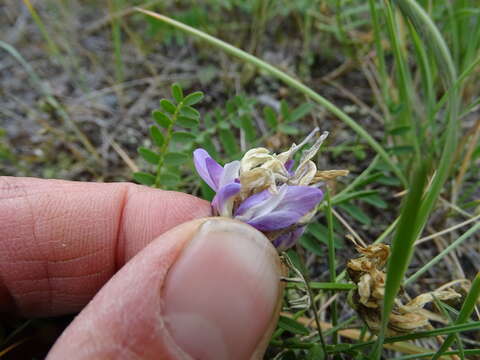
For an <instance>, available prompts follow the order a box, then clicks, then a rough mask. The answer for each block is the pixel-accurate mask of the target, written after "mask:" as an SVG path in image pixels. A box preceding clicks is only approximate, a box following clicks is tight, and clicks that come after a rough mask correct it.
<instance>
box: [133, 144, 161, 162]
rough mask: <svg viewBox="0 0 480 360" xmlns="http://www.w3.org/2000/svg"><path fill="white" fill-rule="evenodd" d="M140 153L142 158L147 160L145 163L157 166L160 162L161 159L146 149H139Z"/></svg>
mask: <svg viewBox="0 0 480 360" xmlns="http://www.w3.org/2000/svg"><path fill="white" fill-rule="evenodd" d="M138 153H139V154H140V155H141V156H142V158H144V159H145V161H147V162H149V163H150V164H153V165H157V164H158V161H159V160H160V157H159V156H158V155H157V154H155V153H154V152H153V151H152V150H150V149H147V148H145V147H139V148H138Z"/></svg>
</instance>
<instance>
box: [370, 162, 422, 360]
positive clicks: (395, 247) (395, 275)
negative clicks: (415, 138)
mask: <svg viewBox="0 0 480 360" xmlns="http://www.w3.org/2000/svg"><path fill="white" fill-rule="evenodd" d="M426 183H427V166H426V164H420V166H419V167H418V169H417V170H416V172H415V174H414V176H413V179H412V185H411V187H410V189H409V191H408V195H407V197H406V199H405V203H404V206H403V208H402V211H401V215H400V220H399V223H398V227H397V231H396V233H395V236H394V238H393V241H392V249H391V254H390V257H389V261H388V265H387V280H386V282H385V297H384V299H383V311H382V323H381V328H380V332H379V335H378V341H377V344H376V346H375V350H374V356H372V359H380V356H381V350H382V348H383V341H384V338H385V333H386V330H387V325H388V321H389V315H390V312H391V311H392V309H393V305H394V303H395V298H396V296H397V293H398V290H399V289H400V286H401V285H402V281H403V277H404V274H405V272H406V271H407V268H408V265H409V263H410V258H411V256H412V253H413V249H414V244H415V240H416V236H417V234H416V232H415V228H416V227H415V226H414V224H416V223H417V221H418V219H417V209H418V208H419V207H420V204H421V201H422V195H423V191H424V188H425V185H426Z"/></svg>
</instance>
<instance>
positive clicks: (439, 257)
mask: <svg viewBox="0 0 480 360" xmlns="http://www.w3.org/2000/svg"><path fill="white" fill-rule="evenodd" d="M479 230H480V222H478V223H476V224H475V225H473V226H472V227H471V228H470V229H468V231H466V232H465V233H463V234H462V235H461V236H460V237H459V238H458V239H457V240H455V241H454V242H452V243H451V244H450V245H448V246H447V247H446V248H445V249H443V250H442V251H441V252H440V253H439V254H438V255H437V256H435V257H434V258H433V259H432V260H430V261H429V262H428V263H426V264H425V265H423V266H422V267H421V268H420V269H419V270H418V271H417V272H416V273H415V274H413V275H412V276H410V277H409V278H408V279H407V280H405V285H408V284H410V283H412V282H414V281H416V280H417V279H418V278H419V277H420V276H422V275H423V274H424V273H425V272H426V271H428V269H430V268H431V267H432V266H434V265H435V264H436V263H438V262H439V261H440V260H442V259H443V258H444V257H445V256H446V255H447V254H448V253H449V252H451V251H453V250H454V249H455V248H457V247H458V246H459V245H460V244H462V243H463V242H464V241H465V240H466V239H468V238H469V237H470V236H472V235H475V234H476V233H477V232H478V231H479Z"/></svg>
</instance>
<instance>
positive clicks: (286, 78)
mask: <svg viewBox="0 0 480 360" xmlns="http://www.w3.org/2000/svg"><path fill="white" fill-rule="evenodd" d="M137 10H138V11H140V12H142V13H144V14H146V15H148V16H151V17H153V18H155V19H158V20H160V21H162V22H165V23H167V24H170V25H171V26H173V27H175V28H177V29H179V30H182V31H184V32H186V33H188V34H190V35H194V36H197V37H199V38H200V39H202V40H204V41H206V42H208V43H209V44H211V45H213V46H215V47H217V48H220V49H222V50H223V51H225V52H227V53H229V54H231V55H233V56H236V57H238V58H240V59H241V60H243V61H245V62H248V63H251V64H253V65H255V66H256V67H258V68H259V69H261V70H264V71H266V72H268V73H270V74H271V75H273V76H275V77H276V78H278V79H279V80H281V81H283V82H284V83H285V84H287V85H289V86H291V87H292V88H294V89H297V90H298V91H300V92H301V93H302V94H304V95H306V96H307V97H309V98H311V99H312V100H314V101H315V102H316V103H318V104H320V105H321V106H323V107H325V108H326V109H327V110H329V111H330V112H331V113H332V114H334V115H335V116H337V117H338V118H339V119H340V120H342V121H343V122H344V123H345V124H347V125H348V126H349V127H350V128H351V129H352V130H353V131H355V132H356V133H357V134H358V135H359V136H360V137H361V138H363V139H364V140H365V141H366V142H367V143H368V144H369V145H370V146H371V147H372V148H373V149H374V150H375V151H376V152H377V153H378V154H379V155H380V157H381V158H382V159H383V160H384V161H385V162H386V163H387V164H388V165H389V166H390V168H391V169H392V171H393V172H394V173H395V174H396V175H397V177H398V178H399V179H400V180H401V181H402V183H403V184H404V185H406V183H407V181H406V178H405V176H404V175H403V173H402V171H401V170H400V168H399V167H398V166H397V165H396V164H395V163H394V162H393V160H392V159H391V158H390V156H389V155H388V154H387V152H386V151H385V149H384V148H383V147H382V145H380V144H379V143H378V142H377V141H376V140H375V139H374V138H373V137H372V136H371V135H370V134H369V133H368V132H367V131H366V130H365V129H364V128H363V127H361V126H360V125H359V124H357V122H356V121H355V120H353V119H352V118H351V117H350V116H348V115H347V114H346V113H345V112H343V111H342V110H340V109H339V108H338V107H337V106H335V105H334V104H332V103H331V102H330V101H328V100H327V99H325V98H324V97H323V96H321V95H319V94H318V93H316V92H315V91H313V90H312V89H311V88H309V87H308V86H306V85H304V84H303V83H301V82H300V81H298V80H297V79H295V78H293V77H292V76H290V75H288V74H286V73H285V72H283V71H281V70H279V69H277V68H276V67H274V66H272V65H270V64H268V63H266V62H265V61H263V60H260V59H259V58H257V57H255V56H253V55H251V54H248V53H247V52H245V51H243V50H240V49H238V48H236V47H234V46H232V45H230V44H228V43H226V42H224V41H222V40H220V39H217V38H215V37H213V36H211V35H208V34H206V33H205V32H203V31H200V30H197V29H195V28H193V27H191V26H188V25H185V24H183V23H181V22H178V21H176V20H173V19H171V18H169V17H166V16H164V15H160V14H157V13H155V12H153V11H149V10H144V9H140V8H137Z"/></svg>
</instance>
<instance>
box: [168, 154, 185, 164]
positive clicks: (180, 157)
mask: <svg viewBox="0 0 480 360" xmlns="http://www.w3.org/2000/svg"><path fill="white" fill-rule="evenodd" d="M188 159H189V156H188V155H187V154H184V153H178V152H170V153H167V154H165V164H167V165H180V164H183V163H184V162H186V161H188Z"/></svg>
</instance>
